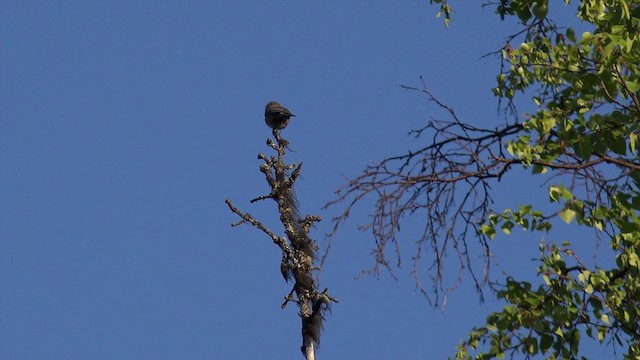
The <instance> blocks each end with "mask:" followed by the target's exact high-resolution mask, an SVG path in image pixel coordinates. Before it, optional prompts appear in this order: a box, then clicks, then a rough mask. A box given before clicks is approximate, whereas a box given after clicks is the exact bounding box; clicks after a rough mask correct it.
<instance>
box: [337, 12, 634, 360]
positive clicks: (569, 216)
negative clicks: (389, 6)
mask: <svg viewBox="0 0 640 360" xmlns="http://www.w3.org/2000/svg"><path fill="white" fill-rule="evenodd" d="M431 2H432V3H437V4H439V5H440V9H441V11H440V12H439V14H438V15H442V16H443V17H444V19H445V23H446V24H447V25H449V23H450V22H451V21H452V16H453V15H454V13H453V10H452V8H451V7H450V6H449V4H448V3H447V1H445V0H431ZM485 5H486V7H490V8H491V9H493V10H495V12H496V14H497V15H498V16H499V18H500V19H502V20H505V19H515V20H516V21H518V23H519V24H520V26H521V30H520V31H518V32H517V33H515V34H511V35H510V36H508V37H507V38H506V42H505V44H504V47H503V48H502V49H500V50H498V51H497V52H496V54H497V55H498V56H499V58H500V60H501V62H500V71H499V73H498V74H497V77H496V79H497V84H496V85H495V87H494V88H493V89H492V91H493V93H494V94H495V95H496V97H497V98H498V99H499V101H500V102H501V104H502V105H503V109H504V110H505V111H507V112H508V113H509V114H511V115H512V117H510V119H511V120H507V122H506V123H505V125H503V126H502V127H500V128H492V129H491V128H478V127H476V126H472V125H471V124H469V123H467V122H464V121H462V120H461V119H459V118H458V116H457V115H456V113H455V111H454V109H452V108H450V107H448V106H447V105H445V104H443V103H441V102H440V101H439V100H438V99H436V97H434V96H433V95H432V94H431V92H430V91H429V90H428V89H427V88H426V87H425V86H423V87H422V88H418V89H415V90H418V91H422V92H423V93H425V94H426V96H427V97H428V98H429V100H431V101H433V102H435V103H436V104H437V105H438V106H440V107H441V108H443V109H445V110H446V112H447V113H448V115H449V117H450V118H449V119H448V120H433V121H432V122H430V123H429V124H427V126H425V128H423V129H419V130H415V131H414V132H413V133H414V134H415V135H416V136H417V137H424V136H427V135H428V136H430V138H429V142H428V144H427V145H426V146H424V147H423V148H420V149H416V150H412V151H410V152H409V153H408V154H403V155H399V156H394V157H390V158H387V159H384V160H383V161H381V162H379V163H377V164H373V165H370V166H368V167H366V168H365V170H364V171H363V173H362V174H361V175H360V176H359V177H357V178H354V179H353V180H351V181H350V182H349V183H348V184H347V185H346V186H345V187H344V188H343V189H341V191H340V192H339V193H338V198H337V199H336V201H335V202H333V203H332V204H335V203H346V204H347V206H346V209H345V211H344V212H343V213H342V214H341V215H340V216H338V217H337V218H336V219H335V224H336V229H337V228H338V227H339V226H340V225H341V224H342V223H343V222H344V221H345V220H346V218H347V217H348V216H349V214H350V211H351V210H352V208H353V207H354V206H355V205H357V204H359V203H360V201H361V200H362V199H363V198H365V197H367V196H373V197H374V198H375V208H374V213H373V217H372V219H373V220H372V222H371V223H370V224H368V225H367V226H364V229H367V230H370V231H371V232H372V234H373V236H374V238H375V242H376V247H375V249H374V254H375V257H376V267H375V268H374V269H373V271H374V272H377V271H378V270H379V268H380V267H382V268H387V269H391V266H390V265H389V264H390V261H389V259H388V257H387V254H386V252H385V249H386V248H387V247H388V246H394V245H395V249H396V253H399V250H397V249H398V248H399V247H398V241H399V238H398V234H397V233H398V231H399V227H400V222H401V220H402V218H403V217H405V216H408V215H412V214H416V213H418V212H421V211H424V212H425V213H426V219H427V220H426V224H425V228H424V232H423V234H422V236H421V237H420V238H419V239H418V241H417V244H418V251H417V255H416V256H415V257H414V258H415V259H416V265H414V275H415V276H416V279H417V280H418V285H419V286H420V289H422V291H423V292H424V293H425V295H428V296H430V295H433V294H434V293H435V297H434V298H435V300H436V302H437V300H438V299H439V293H440V294H444V295H445V296H446V293H448V291H450V290H451V289H453V288H455V287H456V286H457V284H458V282H459V280H460V278H461V275H459V276H458V277H456V278H455V279H454V281H453V282H451V283H446V281H445V280H444V276H443V275H442V272H443V268H444V260H443V258H444V257H445V256H446V253H447V251H448V250H449V251H450V250H454V252H455V253H456V254H458V258H459V259H460V261H459V269H460V271H459V274H462V273H463V272H466V273H471V276H472V278H473V279H474V281H475V284H476V286H477V288H478V290H479V291H481V288H482V286H483V285H484V284H486V283H488V282H489V279H488V278H487V272H486V271H484V272H482V273H479V272H477V271H474V268H473V266H472V261H471V258H472V257H471V256H470V255H469V254H470V251H471V250H469V249H470V248H471V247H472V246H471V245H472V244H471V243H470V241H471V240H472V239H475V240H477V241H478V242H477V243H474V244H480V249H481V251H482V253H484V254H485V257H484V262H485V266H484V267H483V268H484V269H485V270H486V268H487V266H488V263H489V261H490V257H489V256H488V255H487V254H489V244H488V240H489V239H491V238H493V237H495V236H496V234H497V233H499V232H502V233H504V234H507V235H510V234H511V231H512V229H513V228H516V227H520V228H522V229H525V230H528V231H532V232H546V231H549V230H550V229H551V228H553V227H557V226H579V227H586V228H591V229H592V230H593V233H594V234H595V235H594V241H595V239H596V238H598V239H601V240H606V242H607V244H608V246H609V249H610V251H611V252H612V254H613V256H614V257H615V263H614V264H607V265H598V264H592V263H590V262H587V261H584V260H583V256H585V255H584V254H578V253H577V251H576V249H575V248H574V247H572V245H571V244H570V243H569V242H564V243H561V244H554V243H546V242H541V245H540V248H539V266H538V269H537V275H538V278H539V281H538V283H537V284H532V283H530V282H527V281H524V280H518V279H515V278H511V277H509V278H507V279H504V281H502V282H501V285H497V284H496V283H493V284H494V285H495V287H494V289H496V290H497V296H498V298H500V299H502V300H504V302H505V303H506V305H505V306H504V308H503V310H502V311H498V312H495V313H492V314H490V315H489V316H488V318H487V321H486V324H484V325H483V326H481V327H478V328H475V329H473V330H472V332H471V334H470V335H469V337H468V339H466V340H465V341H463V342H462V343H461V344H460V345H459V347H458V351H457V353H456V355H455V358H456V359H492V358H498V359H499V358H503V357H505V356H508V355H509V356H512V357H519V358H531V357H534V356H536V357H543V358H546V359H578V358H581V356H583V355H584V354H583V353H581V351H580V350H581V347H580V345H581V344H584V343H585V341H584V339H585V337H586V338H591V339H593V340H594V341H596V342H600V343H601V344H607V345H610V346H613V347H614V349H615V350H616V351H617V352H618V353H620V354H622V355H621V356H624V358H626V359H638V358H640V314H639V312H640V310H639V309H640V271H639V268H640V257H639V254H640V217H639V211H638V210H640V161H639V160H638V155H639V151H640V144H639V142H638V139H639V135H640V129H639V127H640V35H639V34H640V3H639V2H637V1H632V0H582V1H578V2H577V3H576V2H571V1H568V0H566V1H556V2H552V3H551V4H549V2H548V1H547V0H499V1H496V2H490V3H488V4H485ZM561 8H563V9H564V10H565V11H566V10H570V11H575V16H576V17H575V18H574V19H570V22H568V23H561V22H560V20H559V19H561V18H562V17H558V18H556V17H554V14H556V10H558V11H559V10H561ZM565 20H566V18H565ZM576 25H579V26H581V27H584V26H586V27H587V28H589V30H588V31H585V32H582V33H578V31H576V29H575V26H576ZM523 100H530V101H532V102H533V106H534V107H535V110H534V111H531V112H529V113H523V112H519V111H518V107H517V106H516V104H518V102H522V101H523ZM518 169H524V170H526V171H528V172H530V173H531V174H533V175H534V176H536V177H537V178H539V179H540V180H541V183H544V184H547V187H548V194H549V201H550V203H551V205H554V206H555V210H554V211H552V212H544V211H542V210H539V209H536V206H535V204H530V205H521V206H519V207H518V208H517V209H512V208H509V209H492V208H491V205H492V204H493V202H492V197H491V189H492V187H491V185H492V184H494V183H496V182H499V181H501V180H502V179H503V178H504V177H508V176H519V175H521V174H522V172H521V171H518ZM334 231H335V230H334ZM586 255H587V256H588V255H589V254H586ZM424 256H430V257H431V260H432V261H433V265H434V266H433V267H432V269H433V270H432V271H431V272H430V273H429V274H430V278H431V280H432V281H431V283H432V291H428V290H426V289H425V288H423V287H422V285H421V284H422V283H421V282H420V277H419V276H418V272H419V269H420V267H419V266H418V265H417V260H420V259H421V258H422V257H424ZM398 261H399V254H398ZM581 338H582V339H583V340H582V341H581Z"/></svg>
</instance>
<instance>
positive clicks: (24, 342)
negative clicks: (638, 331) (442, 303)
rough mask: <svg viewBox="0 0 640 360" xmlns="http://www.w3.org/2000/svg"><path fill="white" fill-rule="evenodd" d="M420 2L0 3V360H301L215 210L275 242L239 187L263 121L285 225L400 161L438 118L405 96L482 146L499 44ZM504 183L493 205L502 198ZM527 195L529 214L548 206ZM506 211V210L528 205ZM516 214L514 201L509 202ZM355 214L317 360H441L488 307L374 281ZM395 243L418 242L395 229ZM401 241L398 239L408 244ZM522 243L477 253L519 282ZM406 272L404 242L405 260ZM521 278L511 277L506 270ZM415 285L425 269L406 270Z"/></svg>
mask: <svg viewBox="0 0 640 360" xmlns="http://www.w3.org/2000/svg"><path fill="white" fill-rule="evenodd" d="M436 10H437V9H436V8H435V7H430V6H429V5H428V1H426V0H425V1H403V2H387V1H367V2H364V1H350V2H349V1H348V2H338V1H333V2H332V1H330V2H323V4H320V3H316V2H310V1H300V2H294V1H207V2H205V1H55V2H53V1H50V2H45V1H6V0H3V1H0V119H1V121H0V358H2V359H24V360H28V359H71V360H72V359H245V358H256V357H259V358H265V359H271V358H285V359H296V358H298V359H300V358H302V355H301V354H300V352H299V347H300V330H299V319H298V317H297V310H296V309H295V308H294V307H289V308H287V309H286V310H284V311H283V310H281V309H280V304H281V303H282V300H283V297H284V296H285V295H286V294H287V293H288V291H289V288H288V286H287V285H286V284H285V283H284V282H283V281H282V278H281V276H280V273H279V262H280V254H279V251H278V249H277V248H276V247H275V246H274V245H273V244H272V243H271V241H270V239H268V238H266V237H265V236H263V234H261V233H260V232H258V231H256V230H255V229H253V228H251V227H249V226H243V227H239V228H231V227H230V226H229V225H230V224H231V223H232V222H234V221H236V220H237V219H236V217H235V216H234V215H233V214H232V213H230V212H229V211H228V209H227V208H226V206H225V204H224V199H226V198H231V199H232V200H233V201H234V203H235V204H236V205H237V206H238V207H240V208H241V209H242V210H244V211H247V212H249V213H251V214H253V215H254V216H256V217H257V218H260V219H261V220H263V221H264V222H265V223H266V224H268V225H269V226H270V227H272V228H273V229H274V230H278V231H280V228H279V227H278V225H279V224H278V222H277V214H276V213H275V206H274V204H272V203H268V202H263V203H258V204H249V202H248V201H249V200H250V199H252V198H254V197H256V196H258V195H261V194H265V193H266V192H268V189H267V186H266V184H265V182H264V178H263V176H262V174H261V173H259V171H258V166H259V164H260V162H259V161H258V160H257V156H256V155H257V154H258V153H259V152H268V151H269V149H268V148H267V147H266V146H265V141H266V139H267V138H268V137H269V136H270V131H269V129H268V128H267V127H266V126H265V125H264V122H263V109H264V104H265V103H266V102H267V101H269V100H278V101H280V102H281V103H283V104H284V105H285V106H287V107H288V108H289V109H290V110H291V111H292V112H294V113H295V114H296V115H297V117H296V118H294V120H293V122H292V125H290V127H289V128H288V129H286V130H285V131H284V135H285V137H286V138H287V139H288V140H289V141H290V142H291V148H292V149H293V150H295V151H296V152H295V153H292V154H290V157H289V160H290V161H294V162H298V161H304V163H305V165H304V168H303V173H302V178H301V179H300V180H299V182H298V184H297V193H298V198H299V201H300V203H301V207H302V210H303V211H305V212H311V213H317V214H319V215H321V216H322V217H323V218H324V219H326V220H325V221H324V222H322V223H320V224H319V225H318V227H317V229H316V231H315V233H314V234H313V235H314V237H315V238H316V239H317V240H318V241H319V243H320V244H321V245H323V244H324V242H323V241H322V239H323V234H324V233H326V232H328V231H329V230H330V227H331V224H330V221H328V220H329V219H330V218H331V216H332V215H334V214H335V211H321V210H320V208H321V207H322V205H323V204H325V203H326V202H327V201H329V200H331V199H333V191H334V190H336V189H337V188H339V187H340V186H341V185H343V184H344V182H345V178H344V176H355V175H357V174H358V173H359V171H360V170H361V169H362V168H363V166H364V165H365V164H367V163H368V162H370V161H374V160H379V159H381V158H383V157H385V156H389V155H393V154H397V153H401V152H404V151H406V150H407V149H409V148H412V147H417V146H420V144H422V143H423V142H422V141H423V140H415V139H413V138H411V137H408V136H406V134H407V132H408V131H409V130H410V129H412V128H418V127H421V126H423V125H424V124H425V122H426V121H428V120H429V118H430V116H434V115H436V114H438V112H437V110H436V109H434V108H433V106H432V105H430V104H428V103H427V101H426V99H425V98H424V97H423V96H421V95H419V94H417V93H412V92H407V91H404V90H402V89H401V88H400V87H399V85H400V84H405V85H411V86H419V85H420V82H419V76H424V78H425V79H426V81H427V84H428V85H429V87H430V88H431V90H433V92H434V93H435V94H437V95H438V96H439V97H440V98H441V99H442V100H443V101H445V102H447V103H448V104H450V105H452V106H454V107H455V108H456V111H457V113H458V114H459V115H460V117H461V118H462V119H465V120H468V121H470V122H472V123H475V124H481V125H484V126H488V127H493V126H495V125H498V124H500V123H501V119H500V118H499V117H497V116H496V108H497V101H496V99H495V98H494V97H493V96H492V94H491V92H490V88H491V87H492V86H494V79H495V74H496V73H497V71H498V69H499V68H498V66H499V64H498V59H495V58H487V59H482V60H480V59H479V58H480V56H482V55H484V54H485V53H488V52H490V51H494V50H496V49H498V48H499V47H500V46H501V44H502V41H503V39H504V36H505V35H507V34H509V33H510V32H511V31H512V30H514V29H515V26H514V25H513V24H509V23H500V22H499V21H498V20H497V17H496V16H495V15H493V14H492V13H491V11H490V10H481V8H480V5H479V4H478V5H473V6H464V7H463V6H462V5H459V6H458V8H456V10H457V14H456V15H455V18H454V23H453V24H452V26H451V28H450V29H449V30H447V29H445V27H444V26H443V24H442V21H441V20H440V19H436V18H435V13H436ZM523 181H524V182H526V181H529V180H528V179H517V181H515V182H513V183H512V185H509V183H508V182H507V183H506V185H503V187H502V188H501V189H500V190H501V194H502V195H499V196H498V200H499V201H500V200H505V201H506V200H509V202H507V204H509V205H511V206H517V205H518V204H519V202H516V203H514V202H513V200H514V198H513V197H512V195H513V194H521V191H520V190H519V188H518V187H517V186H515V184H522V183H523ZM545 194H546V190H545V189H544V188H541V187H538V186H534V187H532V190H531V192H530V193H529V195H530V196H532V197H533V198H535V197H536V196H538V197H539V196H542V197H543V198H544V197H545V196H546V195H545ZM526 200H527V199H524V200H522V201H526ZM517 201H519V200H517ZM368 211H369V209H366V208H360V209H359V213H357V214H354V219H353V221H352V222H350V223H349V224H347V226H346V227H345V228H343V231H342V232H340V233H339V236H338V238H337V239H336V243H335V244H334V247H333V250H332V253H331V254H330V258H329V261H328V263H327V264H326V266H325V268H324V270H323V273H322V277H321V279H322V284H321V286H322V287H328V288H329V289H330V291H331V294H332V295H334V296H335V297H337V298H339V299H340V300H341V303H340V304H339V305H336V306H334V309H333V314H332V316H330V317H329V318H328V319H327V324H326V328H325V330H326V331H325V333H324V336H323V342H322V344H321V347H320V350H319V352H318V355H317V356H318V359H357V358H367V359H390V358H407V359H408V358H412V359H413V358H428V359H436V358H444V357H446V356H447V355H452V354H453V353H454V351H455V345H456V344H457V343H458V341H459V340H460V339H462V338H464V337H465V336H466V335H467V333H468V331H469V330H470V329H471V327H472V326H473V325H478V324H480V323H481V321H482V320H483V319H484V318H485V316H486V314H487V313H488V312H489V310H490V309H493V308H495V304H493V302H492V301H488V303H486V304H479V302H478V298H477V297H476V295H475V292H474V290H473V289H472V286H471V284H470V283H469V282H465V283H464V284H463V285H462V286H461V288H460V289H459V290H458V291H457V292H455V293H453V295H451V297H450V298H449V300H448V306H447V309H446V311H445V312H441V311H440V310H439V309H433V308H430V307H429V306H428V304H427V302H426V300H425V299H424V298H423V297H422V296H421V295H420V294H418V293H416V292H414V283H413V281H412V279H411V278H410V277H409V270H410V269H408V268H406V269H402V270H400V271H399V272H398V276H399V281H397V282H396V281H393V280H392V279H391V278H390V277H388V276H383V277H382V278H381V279H380V280H375V279H372V278H369V277H365V278H363V279H361V280H355V279H354V277H355V276H356V275H357V274H358V273H359V272H360V271H361V270H363V269H366V268H368V267H369V266H371V265H372V264H373V259H372V258H371V257H369V255H368V254H369V249H370V248H371V247H372V242H371V238H370V236H369V235H368V234H366V233H362V232H358V231H357V230H356V224H358V223H362V222H365V221H366V220H367V217H366V216H367V213H368ZM409 224H410V226H419V225H420V219H412V220H411V221H410V222H409ZM409 233H410V232H409ZM538 240H539V237H538V235H536V234H524V235H521V236H520V237H518V236H514V237H512V239H510V241H509V242H504V243H502V244H500V247H499V248H498V249H497V250H496V251H497V254H498V255H502V256H503V258H502V259H503V261H502V265H503V266H504V269H505V270H508V271H513V272H515V273H521V274H529V276H530V275H531V274H533V272H534V271H535V266H536V265H535V263H533V262H530V261H528V260H527V261H522V259H525V260H526V259H530V258H532V257H535V256H536V255H537V253H536V252H535V251H536V249H537V244H538V243H537V241H538ZM406 241H407V242H406V244H407V245H406V249H407V252H406V253H405V255H406V259H407V260H406V261H405V267H410V266H409V265H410V256H411V255H412V253H411V250H412V248H411V244H412V242H411V241H412V239H411V238H410V237H407V239H406ZM516 259H519V260H516ZM426 265H427V264H425V266H426Z"/></svg>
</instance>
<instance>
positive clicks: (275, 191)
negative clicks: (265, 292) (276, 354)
mask: <svg viewBox="0 0 640 360" xmlns="http://www.w3.org/2000/svg"><path fill="white" fill-rule="evenodd" d="M273 136H274V138H275V139H276V142H273V140H271V139H269V140H268V141H267V145H268V146H269V147H271V148H272V149H274V150H275V151H276V152H277V156H266V155H264V154H259V155H258V158H259V159H260V160H262V161H264V163H263V164H262V165H261V166H260V172H262V173H263V174H264V176H265V178H266V180H267V183H268V184H269V186H270V188H271V192H270V193H269V194H267V195H262V196H259V197H257V198H255V199H253V200H251V202H252V203H254V202H256V201H260V200H265V199H273V200H274V201H275V202H276V203H277V205H278V212H279V214H280V221H281V222H282V225H283V226H284V231H285V235H286V236H279V235H278V234H276V233H275V232H273V231H271V230H269V229H268V228H267V227H266V226H265V225H264V224H263V223H262V222H260V221H259V220H257V219H255V218H254V217H253V216H251V215H250V214H248V213H244V212H242V211H240V210H239V209H238V208H237V207H235V206H234V205H233V204H232V203H231V200H229V199H227V200H226V201H225V202H226V204H227V205H228V206H229V209H230V210H231V211H232V212H234V213H235V214H237V215H238V216H240V218H241V219H242V220H240V221H239V222H236V223H234V224H232V226H237V225H240V224H243V223H248V224H250V225H252V226H254V227H256V228H258V229H259V230H261V231H262V232H264V233H265V234H267V236H269V237H270V238H271V239H272V240H273V242H274V243H275V244H276V245H277V246H278V247H279V248H280V250H281V251H282V261H281V271H282V276H283V277H284V279H285V281H287V282H288V281H289V280H293V281H294V284H293V287H292V289H291V291H290V292H289V294H288V295H287V296H286V297H285V300H284V303H283V304H282V308H283V309H284V308H285V307H286V305H287V304H288V303H289V302H295V303H296V304H297V305H298V307H299V309H300V312H299V316H300V318H301V320H302V353H303V354H304V355H305V357H306V358H307V360H313V359H314V358H315V348H316V347H317V344H318V343H319V341H320V333H321V331H322V326H323V320H324V314H325V313H326V312H327V311H330V305H331V303H333V302H338V300H337V299H335V298H333V297H331V296H330V295H329V294H328V292H327V289H324V290H323V291H318V287H317V284H316V281H315V280H314V277H313V272H314V271H315V270H319V268H317V267H314V260H315V258H316V252H317V251H318V246H317V245H316V244H315V242H314V241H313V240H311V238H310V237H309V230H310V228H311V226H312V225H313V224H314V223H316V222H319V221H320V220H321V219H320V217H319V216H317V215H307V216H304V217H302V216H301V215H300V213H299V212H298V203H297V199H296V196H295V192H294V190H293V186H294V183H295V181H296V179H297V178H298V176H299V175H300V170H301V169H302V163H300V164H289V165H287V164H285V162H284V155H285V150H286V148H287V145H288V142H287V141H286V140H284V139H283V138H282V137H281V136H280V131H279V130H274V131H273ZM294 294H295V296H294Z"/></svg>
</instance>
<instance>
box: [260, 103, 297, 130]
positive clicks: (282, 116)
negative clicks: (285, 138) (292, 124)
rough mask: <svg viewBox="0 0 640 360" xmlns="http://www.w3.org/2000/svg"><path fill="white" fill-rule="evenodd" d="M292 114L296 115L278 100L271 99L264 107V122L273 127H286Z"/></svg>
mask: <svg viewBox="0 0 640 360" xmlns="http://www.w3.org/2000/svg"><path fill="white" fill-rule="evenodd" d="M292 116H295V115H293V114H292V113H291V111H289V109H287V108H286V107H284V106H282V105H280V104H279V103H278V102H277V101H269V102H268V103H267V106H266V107H265V108H264V122H265V123H267V125H268V126H269V127H270V128H272V129H284V128H286V127H287V125H289V120H290V119H291V117H292Z"/></svg>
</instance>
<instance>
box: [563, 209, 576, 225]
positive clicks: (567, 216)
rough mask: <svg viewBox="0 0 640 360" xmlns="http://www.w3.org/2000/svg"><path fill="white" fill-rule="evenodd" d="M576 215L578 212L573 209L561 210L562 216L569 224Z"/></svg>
mask: <svg viewBox="0 0 640 360" xmlns="http://www.w3.org/2000/svg"><path fill="white" fill-rule="evenodd" d="M575 217H576V212H575V211H573V210H571V209H564V210H562V211H560V218H561V219H562V220H563V221H564V222H566V223H567V224H569V223H571V221H573V219H574V218H575Z"/></svg>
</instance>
